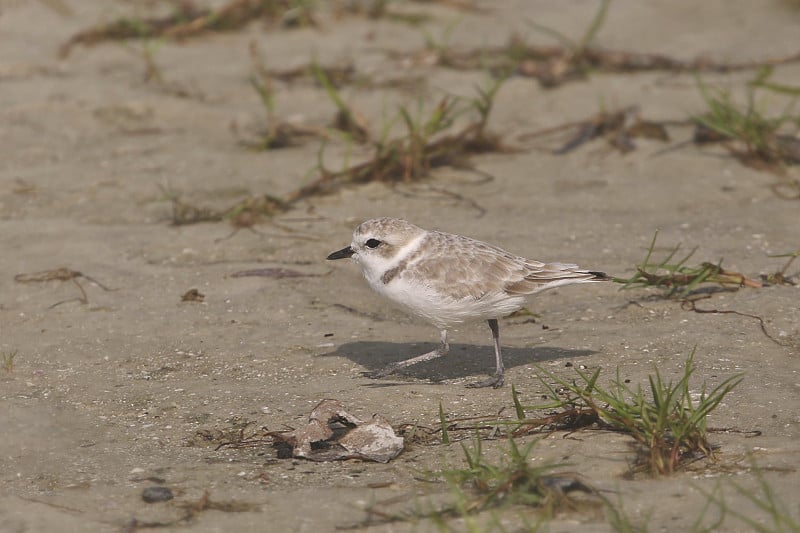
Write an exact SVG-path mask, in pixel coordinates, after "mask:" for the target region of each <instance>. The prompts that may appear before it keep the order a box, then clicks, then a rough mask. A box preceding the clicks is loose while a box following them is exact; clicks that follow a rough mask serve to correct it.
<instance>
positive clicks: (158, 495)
mask: <svg viewBox="0 0 800 533" xmlns="http://www.w3.org/2000/svg"><path fill="white" fill-rule="evenodd" d="M174 497H175V495H174V494H172V489H170V488H169V487H147V488H146V489H144V490H143V491H142V499H143V500H144V501H146V502H147V503H156V502H165V501H167V500H171V499H172V498H174Z"/></svg>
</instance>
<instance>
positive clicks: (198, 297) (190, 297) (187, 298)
mask: <svg viewBox="0 0 800 533" xmlns="http://www.w3.org/2000/svg"><path fill="white" fill-rule="evenodd" d="M205 298H206V295H205V294H203V293H201V292H200V291H198V290H197V289H189V290H188V291H186V292H185V293H184V294H183V296H181V301H182V302H202V301H203V300H205Z"/></svg>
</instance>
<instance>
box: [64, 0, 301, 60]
mask: <svg viewBox="0 0 800 533" xmlns="http://www.w3.org/2000/svg"><path fill="white" fill-rule="evenodd" d="M258 18H261V19H263V20H266V21H267V22H269V23H270V24H275V23H278V22H280V23H282V24H283V25H284V26H287V27H297V26H309V25H314V24H315V23H314V19H313V17H312V15H311V10H310V8H309V7H307V6H304V3H302V2H286V1H285V0H230V1H229V2H228V3H227V4H225V5H223V6H221V7H219V8H218V9H208V8H198V7H197V6H196V5H195V4H194V2H193V1H191V0H182V1H181V2H176V3H175V11H174V12H173V13H172V14H170V15H167V16H166V17H156V18H120V19H117V20H115V21H113V22H110V23H108V24H100V25H98V26H96V27H93V28H89V29H87V30H83V31H81V32H78V33H77V34H75V35H73V36H72V37H70V39H69V40H68V41H67V42H66V43H64V44H63V45H61V48H60V49H59V54H60V56H61V57H67V56H68V55H69V54H70V52H71V51H72V48H73V47H74V46H75V45H78V44H82V45H84V46H91V45H94V44H97V43H99V42H103V41H111V40H123V39H143V38H154V37H163V38H169V39H188V38H190V37H197V36H199V35H203V34H205V33H207V32H211V31H216V32H221V31H233V30H237V29H239V28H241V27H242V26H244V25H245V24H247V23H249V22H251V21H253V20H255V19H258Z"/></svg>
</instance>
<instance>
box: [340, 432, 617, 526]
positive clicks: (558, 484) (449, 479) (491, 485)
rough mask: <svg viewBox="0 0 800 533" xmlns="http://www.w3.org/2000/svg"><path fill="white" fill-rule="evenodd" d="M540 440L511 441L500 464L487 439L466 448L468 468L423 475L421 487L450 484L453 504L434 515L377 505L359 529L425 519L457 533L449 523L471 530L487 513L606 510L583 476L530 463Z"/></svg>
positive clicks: (440, 507) (433, 511)
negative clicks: (473, 519) (475, 520)
mask: <svg viewBox="0 0 800 533" xmlns="http://www.w3.org/2000/svg"><path fill="white" fill-rule="evenodd" d="M539 440H540V439H535V440H533V441H531V442H529V443H528V444H526V445H525V446H524V447H521V446H520V445H519V444H517V442H516V441H515V440H514V439H513V438H511V437H509V438H508V446H507V448H506V449H505V450H502V453H501V455H500V459H499V460H498V461H491V460H489V459H488V458H487V457H486V454H485V452H484V451H483V444H482V439H481V437H480V436H477V437H476V438H475V439H474V441H473V442H474V445H473V447H472V450H470V449H469V448H467V447H466V446H464V445H463V444H462V445H461V447H462V450H463V452H464V457H465V460H466V465H465V467H464V468H444V469H442V470H439V471H426V472H422V473H421V474H420V477H419V479H420V480H421V481H427V482H432V483H440V482H442V481H444V482H446V483H447V486H448V489H449V492H450V496H451V498H450V500H451V503H444V504H440V505H438V506H437V507H436V508H433V509H430V508H425V507H421V506H419V505H417V506H415V507H414V509H412V510H406V511H401V512H390V511H387V510H386V509H385V508H383V507H384V506H385V503H386V502H374V503H372V504H371V505H369V506H368V507H367V508H366V509H365V511H366V513H367V519H366V520H365V521H364V522H362V523H361V524H358V525H357V526H355V527H354V529H357V528H363V527H364V526H373V525H378V524H386V523H392V522H410V521H414V522H416V521H418V520H419V519H422V518H426V519H430V520H432V521H433V523H434V524H437V525H438V526H439V527H438V529H439V530H441V531H452V530H453V528H451V527H448V524H447V521H448V520H450V519H455V518H460V519H462V520H466V523H467V524H470V521H469V520H470V519H469V517H471V516H473V515H476V514H478V513H481V512H483V511H487V510H490V509H497V508H502V507H508V506H512V505H524V506H529V507H534V508H536V509H539V510H541V511H543V514H544V517H543V519H546V518H547V517H550V516H552V515H553V514H554V512H555V511H558V510H562V509H565V508H567V509H570V510H573V511H574V510H578V509H585V510H592V511H593V510H594V509H596V508H597V507H599V506H600V505H602V503H603V501H604V498H603V497H602V496H600V495H599V493H598V492H597V491H596V490H595V489H593V488H592V487H590V486H589V485H587V484H586V483H584V482H583V481H582V480H581V478H580V476H578V475H577V474H574V473H571V472H558V471H557V470H558V469H559V468H560V467H561V466H562V465H559V464H553V463H540V462H538V461H537V462H534V461H532V460H531V457H530V456H531V451H532V450H533V448H534V447H535V446H536V444H537V443H538V442H539ZM576 492H578V493H585V494H588V495H589V498H580V499H579V498H575V497H574V496H573V493H576ZM466 530H467V531H485V530H486V529H484V528H482V527H477V526H476V527H468V528H467V529H466Z"/></svg>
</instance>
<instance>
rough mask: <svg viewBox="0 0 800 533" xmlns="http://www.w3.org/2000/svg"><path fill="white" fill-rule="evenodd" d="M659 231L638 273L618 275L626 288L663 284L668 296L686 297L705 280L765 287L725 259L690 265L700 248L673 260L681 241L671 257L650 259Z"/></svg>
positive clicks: (726, 285)
mask: <svg viewBox="0 0 800 533" xmlns="http://www.w3.org/2000/svg"><path fill="white" fill-rule="evenodd" d="M657 238H658V232H657V231H656V233H655V235H653V240H652V241H651V243H650V247H649V248H648V250H647V256H646V257H645V259H644V261H643V262H642V263H641V264H640V265H638V266H637V267H636V274H634V275H633V276H632V277H630V278H627V279H623V278H615V279H614V281H615V282H617V283H623V284H624V285H623V287H622V288H623V289H629V288H637V287H659V288H662V289H665V291H666V292H665V294H664V297H665V298H678V299H685V298H686V297H687V296H689V294H690V293H691V292H692V291H694V290H696V289H697V288H698V287H699V286H700V285H701V284H703V283H716V284H718V285H720V286H722V287H724V288H733V289H737V288H739V287H752V288H756V289H758V288H761V287H762V283H761V282H760V281H757V280H754V279H750V278H748V277H747V276H745V275H744V274H740V273H739V272H732V271H729V270H725V269H723V268H722V261H719V262H718V263H710V262H703V263H701V264H700V265H699V266H695V267H691V266H687V265H686V263H687V261H688V260H689V259H690V258H691V257H692V256H693V255H694V253H695V252H696V251H697V248H694V249H692V251H690V252H689V253H688V254H687V255H686V256H685V257H683V258H682V259H679V260H678V261H677V262H675V263H671V262H670V261H672V259H673V257H675V254H677V253H678V250H680V245H677V246H675V248H673V249H672V250H670V251H669V253H668V254H667V257H666V258H664V259H663V260H661V261H659V262H657V263H656V262H651V261H650V259H651V257H652V255H653V251H654V250H655V246H656V239H657Z"/></svg>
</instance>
